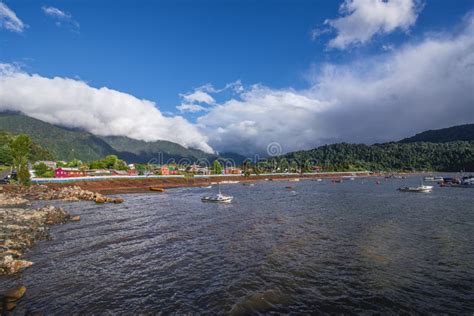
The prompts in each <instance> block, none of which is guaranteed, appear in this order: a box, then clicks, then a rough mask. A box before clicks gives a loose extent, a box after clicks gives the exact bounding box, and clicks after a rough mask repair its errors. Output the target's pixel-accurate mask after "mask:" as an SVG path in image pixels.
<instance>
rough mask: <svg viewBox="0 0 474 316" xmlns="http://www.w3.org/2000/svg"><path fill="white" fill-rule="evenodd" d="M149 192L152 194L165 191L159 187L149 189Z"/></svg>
mask: <svg viewBox="0 0 474 316" xmlns="http://www.w3.org/2000/svg"><path fill="white" fill-rule="evenodd" d="M150 191H154V192H165V189H163V188H159V187H150Z"/></svg>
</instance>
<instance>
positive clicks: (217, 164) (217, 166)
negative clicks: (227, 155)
mask: <svg viewBox="0 0 474 316" xmlns="http://www.w3.org/2000/svg"><path fill="white" fill-rule="evenodd" d="M213 169H214V173H215V174H221V173H222V165H221V163H220V162H219V161H217V160H214V165H213Z"/></svg>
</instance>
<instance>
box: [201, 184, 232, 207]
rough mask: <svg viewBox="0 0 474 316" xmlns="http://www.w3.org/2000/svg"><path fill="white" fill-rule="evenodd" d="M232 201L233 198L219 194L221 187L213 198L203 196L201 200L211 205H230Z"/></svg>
mask: <svg viewBox="0 0 474 316" xmlns="http://www.w3.org/2000/svg"><path fill="white" fill-rule="evenodd" d="M233 199H234V197H233V196H230V195H224V194H222V193H221V187H220V186H219V193H217V195H215V196H204V197H202V198H201V201H203V202H211V203H230V202H232V200H233Z"/></svg>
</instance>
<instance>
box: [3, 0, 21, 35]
mask: <svg viewBox="0 0 474 316" xmlns="http://www.w3.org/2000/svg"><path fill="white" fill-rule="evenodd" d="M0 27H1V28H5V29H7V30H9V31H12V32H17V33H21V32H23V30H24V29H25V28H26V25H25V24H24V23H23V22H22V21H21V20H20V19H19V18H18V17H17V16H16V14H15V12H13V11H12V10H11V9H10V8H9V7H7V5H6V4H5V3H3V2H0Z"/></svg>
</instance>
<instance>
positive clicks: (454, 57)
mask: <svg viewBox="0 0 474 316" xmlns="http://www.w3.org/2000/svg"><path fill="white" fill-rule="evenodd" d="M467 20H468V23H467V25H466V26H465V27H464V29H463V31H462V32H461V33H459V34H457V35H454V36H450V35H446V34H444V35H443V34H438V35H437V36H433V35H432V36H431V37H427V38H425V39H424V40H423V41H421V42H419V43H415V44H411V45H405V46H402V47H400V48H397V49H395V50H393V51H387V52H385V53H384V54H383V55H380V56H374V57H371V58H366V59H361V60H356V61H354V62H352V63H350V64H345V65H331V64H326V65H324V66H322V67H321V68H320V71H319V72H318V73H316V74H314V76H313V81H312V84H311V87H310V88H309V89H306V90H299V91H297V90H291V89H281V90H274V89H271V88H268V87H264V86H254V87H253V88H252V89H250V90H249V91H247V92H245V93H243V94H242V95H241V98H240V99H231V100H229V101H227V102H224V103H222V104H218V105H215V106H214V107H213V108H212V109H211V110H210V111H209V112H208V113H207V114H205V115H203V116H201V117H200V118H199V119H198V123H199V125H200V126H201V127H202V128H203V130H205V131H206V133H207V135H208V137H209V140H210V144H211V145H212V146H213V147H214V148H216V149H217V150H218V151H235V150H238V151H239V150H240V151H241V152H245V153H246V154H252V153H255V152H257V153H261V154H265V152H266V148H267V145H268V144H269V143H271V142H278V143H280V145H281V147H282V149H283V151H284V152H288V151H294V150H299V149H309V148H314V147H316V146H319V145H322V144H326V143H335V142H341V141H345V142H358V143H360V142H364V143H373V142H384V141H392V140H397V139H401V138H404V137H407V136H411V135H413V134H414V133H417V132H420V131H423V130H427V129H434V128H442V127H447V126H452V125H457V124H464V123H472V122H474V92H473V87H474V21H473V15H470V16H468V19H467Z"/></svg>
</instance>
